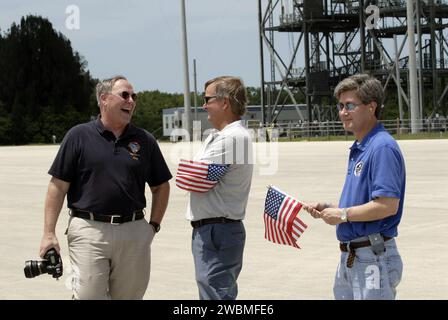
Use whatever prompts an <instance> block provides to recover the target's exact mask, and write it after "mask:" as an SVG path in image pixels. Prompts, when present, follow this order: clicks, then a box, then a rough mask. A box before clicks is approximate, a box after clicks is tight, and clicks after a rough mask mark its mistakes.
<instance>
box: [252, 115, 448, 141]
mask: <svg viewBox="0 0 448 320" xmlns="http://www.w3.org/2000/svg"><path fill="white" fill-rule="evenodd" d="M381 123H382V124H383V125H384V127H385V129H386V130H387V131H388V132H389V133H390V134H393V135H397V136H398V137H399V136H400V135H405V134H410V133H411V132H412V130H411V120H410V119H405V120H402V121H400V120H399V119H396V120H382V121H381ZM248 126H249V128H251V129H256V130H262V131H264V130H266V131H267V133H268V136H270V137H271V138H274V139H275V138H289V139H291V140H292V139H297V138H316V137H331V136H348V134H347V132H346V131H345V130H344V128H343V126H342V123H341V122H340V121H324V122H311V123H309V122H307V121H304V122H300V123H292V122H290V123H280V124H276V125H275V126H269V127H265V128H264V127H262V126H260V125H259V124H258V127H257V126H255V123H253V122H252V123H248ZM415 127H416V130H417V131H418V132H419V133H438V134H440V136H444V135H446V134H447V133H446V132H447V127H448V120H447V119H446V118H444V117H439V118H427V119H419V120H417V121H416V124H415Z"/></svg>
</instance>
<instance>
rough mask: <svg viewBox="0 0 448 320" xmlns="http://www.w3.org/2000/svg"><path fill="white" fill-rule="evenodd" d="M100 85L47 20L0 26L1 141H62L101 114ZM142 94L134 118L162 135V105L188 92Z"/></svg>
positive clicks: (28, 18) (178, 103)
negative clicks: (70, 130)
mask: <svg viewBox="0 0 448 320" xmlns="http://www.w3.org/2000/svg"><path fill="white" fill-rule="evenodd" d="M97 83H98V79H95V78H93V77H92V76H91V74H90V72H89V70H88V69H87V61H86V60H85V59H84V57H82V56H81V55H80V54H79V53H78V52H76V51H75V50H73V48H72V46H71V43H70V40H68V39H67V37H65V36H64V35H63V34H62V33H60V32H57V31H56V30H55V29H54V28H53V26H52V24H51V22H50V21H48V19H46V18H42V17H40V16H34V15H28V16H26V17H22V18H21V20H20V23H17V24H16V23H13V24H12V25H11V27H10V29H8V30H7V31H5V32H2V30H0V145H23V144H30V143H50V142H51V141H52V136H53V135H55V136H56V137H57V140H58V141H60V140H62V138H63V136H64V135H65V133H66V132H67V131H68V130H69V129H70V128H71V127H73V126H74V125H76V124H79V123H82V122H86V121H89V120H90V119H91V118H92V117H96V116H97V115H98V114H99V110H98V105H97V102H96V96H95V86H96V84H97ZM254 91H256V90H255V89H254ZM138 95H139V97H138V105H137V109H136V111H135V114H134V118H133V122H134V123H135V124H136V125H137V126H140V127H143V128H145V129H146V130H148V131H149V132H152V133H153V134H154V135H155V136H156V137H160V136H161V134H162V130H160V128H162V109H164V108H171V107H180V106H183V94H180V93H165V92H160V91H158V90H155V91H144V92H140V93H138ZM254 97H255V96H254ZM199 99H201V97H199ZM199 101H201V100H199Z"/></svg>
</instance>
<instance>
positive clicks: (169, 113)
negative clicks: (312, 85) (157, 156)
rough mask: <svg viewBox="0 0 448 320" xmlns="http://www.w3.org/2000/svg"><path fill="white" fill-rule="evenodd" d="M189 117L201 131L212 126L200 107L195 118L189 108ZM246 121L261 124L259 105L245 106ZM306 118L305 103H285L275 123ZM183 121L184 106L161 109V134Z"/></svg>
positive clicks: (169, 133)
mask: <svg viewBox="0 0 448 320" xmlns="http://www.w3.org/2000/svg"><path fill="white" fill-rule="evenodd" d="M191 119H192V121H194V120H199V121H201V131H202V132H204V131H205V130H207V129H210V128H212V125H211V124H210V122H208V121H207V111H205V110H204V109H203V108H202V107H199V108H198V110H197V119H195V111H194V107H192V108H191ZM242 119H243V120H246V121H247V125H248V127H259V126H260V124H261V107H260V106H247V111H246V114H245V115H244V116H243V117H242ZM306 120H308V112H307V108H306V104H299V105H285V106H284V107H283V109H282V111H281V113H280V115H279V116H278V118H277V121H276V122H277V123H278V124H281V123H299V122H301V121H306ZM184 121H185V114H184V107H179V108H169V109H163V135H164V136H165V137H169V136H171V132H172V131H173V130H175V129H181V128H182V124H183V123H184Z"/></svg>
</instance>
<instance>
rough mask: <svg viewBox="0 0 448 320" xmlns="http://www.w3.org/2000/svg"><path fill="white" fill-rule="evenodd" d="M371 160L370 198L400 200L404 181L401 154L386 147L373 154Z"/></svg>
mask: <svg viewBox="0 0 448 320" xmlns="http://www.w3.org/2000/svg"><path fill="white" fill-rule="evenodd" d="M372 160H373V161H372V170H371V174H372V176H371V178H372V182H373V183H372V194H371V196H372V198H373V199H375V198H379V197H388V198H400V196H401V190H402V184H403V181H404V165H403V158H402V156H401V153H400V152H399V151H398V150H396V149H395V148H392V147H390V146H387V145H386V146H383V147H381V148H379V149H378V150H376V151H375V152H374V153H373V159H372Z"/></svg>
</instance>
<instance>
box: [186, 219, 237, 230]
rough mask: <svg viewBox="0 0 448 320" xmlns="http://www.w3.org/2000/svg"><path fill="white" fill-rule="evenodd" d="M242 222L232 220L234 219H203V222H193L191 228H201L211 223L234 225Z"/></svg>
mask: <svg viewBox="0 0 448 320" xmlns="http://www.w3.org/2000/svg"><path fill="white" fill-rule="evenodd" d="M240 221H241V220H232V219H227V218H224V217H219V218H208V219H202V220H197V221H191V226H192V227H193V228H199V227H200V226H203V225H205V224H210V223H232V222H240Z"/></svg>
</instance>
